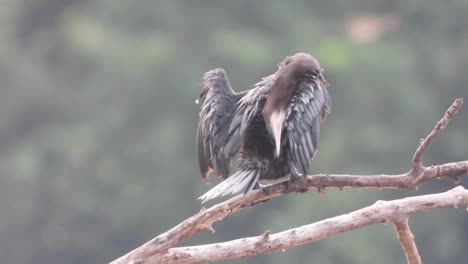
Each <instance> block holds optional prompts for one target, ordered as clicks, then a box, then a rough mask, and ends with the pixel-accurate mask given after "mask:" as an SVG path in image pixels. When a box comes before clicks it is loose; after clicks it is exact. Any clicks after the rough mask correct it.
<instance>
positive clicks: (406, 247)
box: [392, 188, 456, 264]
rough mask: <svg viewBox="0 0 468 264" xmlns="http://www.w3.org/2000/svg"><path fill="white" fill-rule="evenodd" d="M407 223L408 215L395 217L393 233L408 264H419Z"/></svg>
mask: <svg viewBox="0 0 468 264" xmlns="http://www.w3.org/2000/svg"><path fill="white" fill-rule="evenodd" d="M455 189H456V188H455ZM455 189H454V190H455ZM408 221H409V215H405V216H403V217H396V219H394V220H392V222H393V224H394V225H395V232H396V233H397V237H398V240H400V243H401V247H402V248H403V251H404V252H405V254H406V259H407V260H408V264H421V263H422V262H421V257H420V256H419V253H418V248H417V247H416V242H415V241H414V235H413V233H412V232H411V229H410V227H409V223H408Z"/></svg>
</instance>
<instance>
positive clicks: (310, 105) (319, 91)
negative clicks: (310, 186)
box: [284, 79, 331, 177]
mask: <svg viewBox="0 0 468 264" xmlns="http://www.w3.org/2000/svg"><path fill="white" fill-rule="evenodd" d="M326 86H327V84H324V83H322V82H321V81H320V80H318V79H315V81H314V82H312V83H301V84H299V87H298V89H297V90H296V92H295V94H294V95H293V97H292V99H291V103H290V105H289V106H288V109H287V112H286V122H285V124H284V129H285V130H286V133H287V138H288V144H289V149H290V157H289V158H288V162H289V166H290V168H291V173H292V174H293V176H295V177H301V176H304V175H305V174H306V173H307V170H308V167H309V162H310V160H311V159H312V158H313V157H314V156H315V153H316V152H317V149H318V142H319V133H320V125H321V123H322V121H323V120H324V119H325V116H326V114H327V113H328V112H329V111H330V109H331V99H330V94H329V93H328V89H327V87H326Z"/></svg>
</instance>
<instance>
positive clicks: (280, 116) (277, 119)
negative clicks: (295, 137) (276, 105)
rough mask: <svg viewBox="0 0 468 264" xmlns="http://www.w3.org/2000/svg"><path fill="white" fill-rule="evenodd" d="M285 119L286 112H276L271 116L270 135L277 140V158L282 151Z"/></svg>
mask: <svg viewBox="0 0 468 264" xmlns="http://www.w3.org/2000/svg"><path fill="white" fill-rule="evenodd" d="M284 118H285V112H284V111H275V112H273V113H272V114H271V116H270V122H269V124H268V126H269V128H270V133H271V134H272V136H273V139H274V140H275V157H276V158H277V157H279V155H280V151H281V132H282V131H283V123H284Z"/></svg>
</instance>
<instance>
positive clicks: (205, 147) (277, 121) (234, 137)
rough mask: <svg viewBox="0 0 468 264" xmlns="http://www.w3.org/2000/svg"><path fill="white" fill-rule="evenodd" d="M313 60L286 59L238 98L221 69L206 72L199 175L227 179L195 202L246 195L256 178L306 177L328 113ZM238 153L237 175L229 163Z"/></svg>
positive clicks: (320, 76) (256, 183) (322, 83)
mask: <svg viewBox="0 0 468 264" xmlns="http://www.w3.org/2000/svg"><path fill="white" fill-rule="evenodd" d="M322 71H323V70H322V68H321V67H320V64H319V62H318V61H317V59H315V58H314V57H313V56H312V55H310V54H307V53H297V54H294V55H292V56H289V57H286V59H285V60H283V61H282V62H281V63H280V64H279V68H278V70H277V71H276V72H275V73H274V74H272V75H270V76H268V77H265V78H263V80H262V81H261V82H259V83H257V84H256V85H255V86H254V88H253V89H251V90H248V91H244V92H241V93H236V92H234V91H233V90H232V88H231V86H230V85H229V82H228V80H227V77H226V73H225V72H224V70H222V69H215V70H211V71H209V72H207V73H205V75H204V77H203V92H202V94H201V95H200V98H199V100H198V101H199V103H200V104H201V110H200V119H199V123H198V136H197V138H198V158H199V165H200V170H201V173H202V176H203V178H204V179H205V180H208V174H209V172H210V171H214V172H215V173H216V174H217V175H218V176H220V177H222V178H224V179H225V180H224V181H223V182H221V183H220V184H218V185H217V186H215V187H213V188H212V189H211V190H209V191H208V192H207V193H205V194H204V195H202V196H200V197H199V199H201V200H202V202H205V201H207V200H211V199H213V198H216V197H219V196H224V195H228V194H233V193H238V192H240V191H244V193H247V192H248V191H250V190H252V189H253V188H254V187H257V186H260V185H259V180H260V179H278V178H281V177H284V176H287V175H290V176H291V177H290V180H291V181H292V180H295V179H298V178H300V177H304V176H306V175H307V171H308V168H309V162H310V160H312V158H313V157H314V156H315V154H316V152H317V149H318V142H319V133H320V125H321V123H322V121H323V120H324V119H325V116H326V114H327V113H328V112H329V111H330V109H331V100H330V95H329V93H328V82H327V81H326V80H325V78H324V76H323V74H322ZM238 152H240V155H239V160H238V163H239V164H238V171H237V172H235V173H234V174H232V175H230V176H229V173H230V163H231V160H232V159H233V158H234V156H235V155H236V154H237V153H238Z"/></svg>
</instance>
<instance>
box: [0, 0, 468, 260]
mask: <svg viewBox="0 0 468 264" xmlns="http://www.w3.org/2000/svg"><path fill="white" fill-rule="evenodd" d="M467 13H468V1H466V0H448V1H439V0H425V1H422V0H411V1H398V0H392V1H388V0H378V1H376V0H357V1H344V0H330V1H264V0H262V1H247V0H241V1H213V0H212V1H199V0H198V1H180V0H166V1H154V0H136V1H130V0H121V1H116V0H99V1H88V0H16V1H8V0H0V80H1V87H0V262H1V263H50V264H55V263H106V262H109V261H111V260H112V259H115V258H117V257H119V256H120V255H122V254H124V253H126V252H128V251H129V250H131V249H133V248H135V247H137V246H138V245H140V244H142V243H143V242H145V241H147V240H149V239H151V238H152V237H154V236H156V235H157V234H159V233H162V232H163V231H165V230H167V229H169V228H171V227H172V226H174V225H175V224H176V223H178V222H180V221H182V220H183V219H185V218H187V217H189V216H190V215H192V214H194V213H196V212H198V211H199V210H200V208H201V205H200V203H199V201H197V200H196V199H195V198H196V197H198V196H199V195H201V194H202V193H204V192H205V191H207V190H208V189H209V188H210V186H207V185H205V184H204V183H203V182H202V180H201V177H200V175H199V171H198V166H197V158H196V143H195V137H196V124H197V121H198V120H197V119H198V106H197V105H195V103H194V100H195V99H196V98H197V97H198V95H199V93H200V90H201V88H200V85H199V84H200V78H201V76H202V74H203V73H204V72H205V71H207V70H210V69H212V68H215V67H223V68H224V69H225V70H226V71H227V73H228V76H229V78H230V82H231V84H232V85H233V87H234V89H236V90H242V89H246V88H248V87H249V86H250V85H252V84H253V83H255V82H257V81H258V80H260V78H261V77H263V76H266V75H269V74H271V73H272V72H273V71H275V69H276V64H277V63H278V62H279V61H281V60H282V59H283V58H284V57H285V56H286V55H289V54H292V53H295V52H299V51H304V52H309V53H312V54H314V55H315V56H316V57H317V58H318V59H319V60H320V61H321V64H322V66H323V67H324V68H325V76H326V78H327V79H328V81H329V82H330V84H331V86H330V92H331V95H332V99H333V111H332V114H330V115H329V117H328V119H327V123H326V124H325V125H324V126H323V129H322V134H321V142H320V150H319V153H318V156H317V157H316V159H315V160H314V162H313V164H312V169H311V172H312V173H353V174H369V173H402V172H405V171H407V170H409V168H410V160H411V156H412V154H413V152H414V150H415V148H416V145H417V143H418V140H419V139H420V138H421V137H423V136H425V135H426V134H427V133H428V132H429V131H430V129H432V127H433V125H434V124H435V122H436V121H437V120H438V119H439V118H440V117H441V116H442V114H443V112H444V111H445V110H446V108H447V107H448V106H449V105H450V104H451V103H452V102H453V100H454V99H455V98H456V97H465V98H466V99H468V87H467V86H468V85H467V84H468V15H467ZM467 136H468V106H466V105H465V106H464V107H463V108H462V109H461V111H460V113H459V115H458V116H457V117H456V118H455V119H454V120H453V122H452V123H451V124H450V125H449V127H448V128H447V129H446V130H445V131H444V132H443V133H442V134H441V135H440V136H439V137H438V138H437V139H436V141H435V142H434V144H432V145H431V146H430V148H429V149H428V151H427V153H426V155H425V159H424V162H425V164H426V165H428V164H438V163H445V162H450V161H457V160H466V159H468V150H467V149H468V141H467ZM462 184H464V185H465V187H466V186H467V180H466V179H464V180H463V182H462ZM453 186H454V184H453V182H451V181H449V180H446V179H444V180H436V181H432V182H430V183H425V184H423V185H422V186H420V188H419V190H418V191H410V190H366V189H353V190H345V191H338V190H327V193H326V195H319V194H318V193H316V192H312V191H311V192H308V193H306V194H292V195H288V196H286V197H282V198H279V199H275V200H272V201H270V202H268V203H264V204H260V205H257V206H255V207H254V208H248V209H244V210H242V211H241V212H239V213H237V214H235V215H232V216H230V217H229V218H227V219H225V220H224V221H222V222H218V223H215V224H214V228H215V229H216V233H215V234H214V235H213V234H211V233H210V232H209V231H204V232H203V233H201V234H200V235H198V236H196V237H194V238H193V239H191V240H189V241H186V242H184V243H183V245H196V244H200V243H212V242H219V241H225V240H229V239H235V238H240V237H244V236H254V235H259V234H262V233H263V232H264V231H265V230H271V231H272V232H277V231H281V230H285V229H288V228H291V227H296V226H300V225H303V224H308V223H312V222H314V221H318V220H321V219H325V218H328V217H332V216H335V215H338V214H342V213H346V212H350V211H352V210H355V209H358V208H361V207H363V206H367V205H370V204H372V203H373V202H375V201H376V200H388V199H396V198H400V197H405V196H412V195H421V194H427V193H433V192H441V191H445V190H448V189H450V188H453ZM411 225H412V228H413V231H414V233H415V235H416V241H417V243H418V245H419V251H420V253H421V255H422V258H423V261H424V263H429V264H431V263H432V264H438V263H449V264H460V263H466V261H467V260H466V249H467V248H468V214H467V212H466V211H465V208H459V209H452V208H450V209H436V210H432V211H430V212H423V213H419V214H416V215H415V216H414V217H413V218H411ZM405 261H406V260H405V257H404V255H403V252H402V250H401V248H400V245H399V242H398V240H397V239H396V236H395V234H394V231H393V226H392V225H374V226H370V227H367V228H363V229H359V230H356V231H352V232H348V233H346V234H341V235H338V236H336V237H334V238H332V239H329V240H326V241H321V242H317V243H314V244H310V245H305V246H301V247H299V248H295V249H290V250H288V251H287V252H286V253H283V252H280V253H273V254H269V255H264V256H256V257H251V258H248V259H243V260H238V261H227V262H226V263H259V264H260V263H324V264H327V263H383V264H386V263H388V264H394V263H405Z"/></svg>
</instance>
